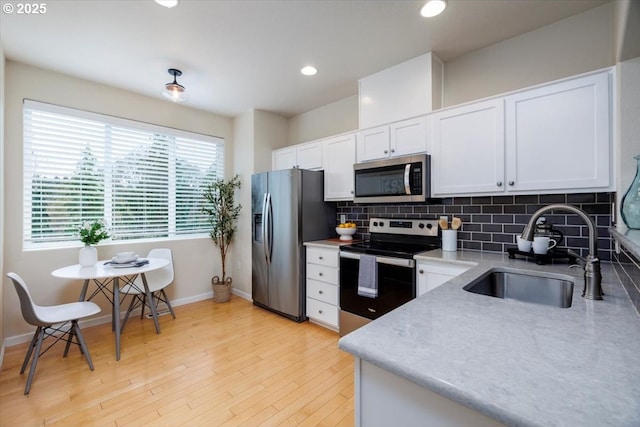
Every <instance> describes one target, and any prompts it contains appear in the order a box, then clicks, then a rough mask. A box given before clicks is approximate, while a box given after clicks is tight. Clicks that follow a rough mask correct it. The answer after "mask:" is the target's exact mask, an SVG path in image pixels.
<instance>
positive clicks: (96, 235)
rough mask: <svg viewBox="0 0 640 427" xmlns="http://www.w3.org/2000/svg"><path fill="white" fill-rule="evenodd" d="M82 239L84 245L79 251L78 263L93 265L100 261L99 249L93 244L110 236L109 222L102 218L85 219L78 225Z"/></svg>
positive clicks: (87, 265) (85, 265) (83, 265)
mask: <svg viewBox="0 0 640 427" xmlns="http://www.w3.org/2000/svg"><path fill="white" fill-rule="evenodd" d="M78 235H79V236H80V241H81V242H82V243H84V247H83V248H82V249H80V252H79V253H78V264H80V266H82V267H93V266H94V265H95V264H96V262H98V251H97V249H96V248H95V247H94V246H93V245H97V244H98V243H100V242H101V241H102V240H105V239H108V238H109V230H108V228H107V223H106V222H105V221H104V220H102V219H99V220H94V221H84V222H83V223H82V224H81V225H80V226H79V227H78Z"/></svg>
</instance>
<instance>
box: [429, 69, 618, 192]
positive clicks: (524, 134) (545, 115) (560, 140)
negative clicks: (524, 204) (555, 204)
mask: <svg viewBox="0 0 640 427" xmlns="http://www.w3.org/2000/svg"><path fill="white" fill-rule="evenodd" d="M610 78H611V77H610V73H609V72H608V71H606V72H600V73H594V74H591V75H587V76H582V77H577V78H573V79H567V80H563V81H560V82H555V83H550V84H547V85H543V86H539V87H536V88H533V89H528V90H523V91H519V92H517V93H514V94H512V95H507V96H505V97H503V98H498V99H493V100H488V101H482V102H477V103H473V104H468V105H464V106H461V107H457V108H451V109H447V110H445V111H440V112H438V113H435V114H433V115H432V116H431V117H430V119H431V129H432V130H431V137H432V138H431V155H432V157H431V164H432V176H431V179H432V194H433V196H434V197H445V196H456V195H465V194H504V193H513V194H534V193H540V192H551V193H559V192H576V191H577V192H583V191H603V190H611V189H613V179H612V169H611V168H612V166H611V165H612V154H611V151H612V148H611V145H612V144H611V119H610V117H611V99H610V95H609V87H610Z"/></svg>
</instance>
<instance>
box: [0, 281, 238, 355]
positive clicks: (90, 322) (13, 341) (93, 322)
mask: <svg viewBox="0 0 640 427" xmlns="http://www.w3.org/2000/svg"><path fill="white" fill-rule="evenodd" d="M233 293H234V294H236V292H233ZM236 295H238V296H239V297H242V298H245V299H246V297H245V296H244V295H246V294H245V293H244V292H242V293H240V294H236ZM211 298H213V290H211V291H209V292H205V293H203V294H198V295H193V296H190V297H185V298H178V299H176V300H172V301H171V305H172V306H174V307H178V306H181V305H185V304H191V303H194V302H198V301H203V300H206V299H211ZM136 312H137V313H140V309H138V310H134V312H133V313H136ZM125 314H127V311H126V310H124V311H120V318H124V316H125ZM104 323H111V314H110V313H108V314H105V315H102V316H98V317H93V318H91V319H87V320H81V321H80V322H79V324H80V327H82V328H88V327H91V326H97V325H102V324H104ZM32 337H33V330H32V331H31V332H27V333H26V334H20V335H14V336H12V337H7V338H6V339H5V340H4V342H3V344H2V350H1V352H2V353H1V354H0V356H4V349H5V346H6V347H13V346H14V345H18V344H22V343H25V342H29V341H31V338H32ZM0 366H2V359H1V358H0Z"/></svg>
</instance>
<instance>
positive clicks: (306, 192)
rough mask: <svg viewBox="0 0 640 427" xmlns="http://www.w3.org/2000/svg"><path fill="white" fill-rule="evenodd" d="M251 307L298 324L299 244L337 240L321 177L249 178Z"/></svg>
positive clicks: (301, 297)
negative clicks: (262, 309)
mask: <svg viewBox="0 0 640 427" xmlns="http://www.w3.org/2000/svg"><path fill="white" fill-rule="evenodd" d="M251 214H252V216H251V218H252V229H253V230H252V245H251V252H252V286H251V294H252V298H253V303H254V304H255V305H257V306H259V307H262V308H265V309H268V310H271V311H274V312H276V313H278V314H281V315H283V316H286V317H288V318H290V319H293V320H295V321H297V322H302V321H304V320H306V319H307V317H306V311H305V299H306V292H305V276H306V272H305V265H306V260H305V250H304V247H303V242H307V241H312V240H320V239H327V238H331V237H335V224H336V210H335V205H334V204H333V203H325V202H324V175H323V172H318V171H309V170H304V169H287V170H279V171H273V172H264V173H259V174H254V175H253V176H252V177H251Z"/></svg>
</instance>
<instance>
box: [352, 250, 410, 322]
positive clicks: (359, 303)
mask: <svg viewBox="0 0 640 427" xmlns="http://www.w3.org/2000/svg"><path fill="white" fill-rule="evenodd" d="M359 264H360V255H359V254H357V253H353V252H345V251H341V252H340V309H341V310H343V311H347V312H349V313H352V314H356V315H358V316H362V317H366V318H367V319H371V320H373V319H377V318H378V317H380V316H382V315H383V314H386V313H388V312H390V311H391V310H393V309H395V308H398V307H400V306H401V305H402V304H404V303H406V302H408V301H410V300H412V299H413V298H415V297H416V274H415V261H414V260H412V259H404V258H390V257H382V256H378V257H376V266H377V269H378V296H377V297H376V298H368V297H363V296H360V295H358V272H359Z"/></svg>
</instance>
